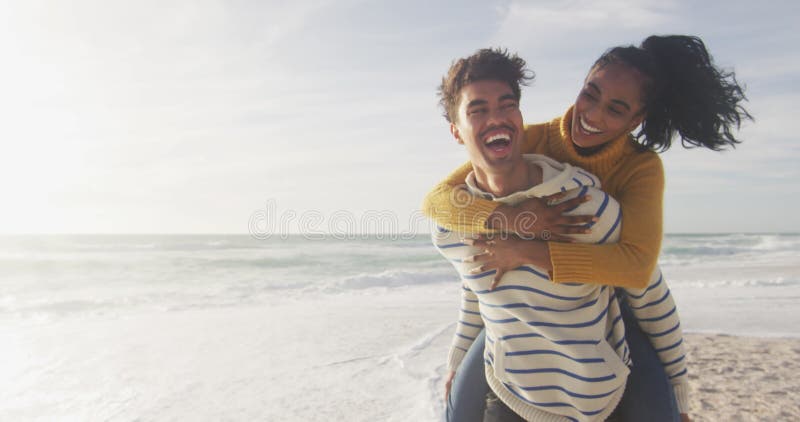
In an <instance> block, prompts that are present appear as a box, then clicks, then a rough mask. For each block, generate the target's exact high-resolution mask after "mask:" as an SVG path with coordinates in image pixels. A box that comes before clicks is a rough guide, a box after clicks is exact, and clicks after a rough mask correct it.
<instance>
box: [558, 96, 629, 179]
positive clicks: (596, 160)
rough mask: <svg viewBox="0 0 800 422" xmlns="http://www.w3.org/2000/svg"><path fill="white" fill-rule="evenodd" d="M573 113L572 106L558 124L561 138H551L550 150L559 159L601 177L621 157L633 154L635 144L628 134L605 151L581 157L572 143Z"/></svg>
mask: <svg viewBox="0 0 800 422" xmlns="http://www.w3.org/2000/svg"><path fill="white" fill-rule="evenodd" d="M572 112H573V106H570V108H569V109H567V112H566V113H564V116H563V117H561V120H560V121H559V122H558V125H559V128H558V129H559V131H560V134H561V136H559V137H550V148H551V149H552V151H554V152H555V153H556V155H558V158H559V159H562V160H564V161H567V162H569V163H572V164H574V165H576V166H578V167H581V168H584V169H586V170H589V171H591V172H593V173H595V174H598V175H601V174H606V173H608V172H609V171H610V170H611V168H612V167H613V166H614V165H615V164H616V163H617V162H618V161H619V159H620V157H622V156H623V155H627V154H629V153H630V152H633V150H634V142H633V141H632V139H631V136H630V134H627V133H626V134H624V135H622V136H620V137H618V138H616V139H612V140H611V141H609V142H608V143H607V144H606V145H605V146H604V147H603V149H601V150H600V151H598V152H596V153H594V154H591V155H587V156H583V155H580V154H579V153H578V151H577V149H576V148H575V144H574V143H572V127H571V126H572Z"/></svg>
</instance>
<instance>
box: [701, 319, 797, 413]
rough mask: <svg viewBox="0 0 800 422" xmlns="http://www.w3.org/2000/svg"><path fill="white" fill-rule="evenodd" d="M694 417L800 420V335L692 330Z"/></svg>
mask: <svg viewBox="0 0 800 422" xmlns="http://www.w3.org/2000/svg"><path fill="white" fill-rule="evenodd" d="M686 344H687V346H688V352H689V371H690V375H689V379H690V383H691V386H692V397H691V407H692V413H691V415H692V417H693V419H694V420H695V421H698V422H699V421H798V420H800V339H795V338H792V339H787V338H754V337H737V336H728V335H706V334H687V335H686Z"/></svg>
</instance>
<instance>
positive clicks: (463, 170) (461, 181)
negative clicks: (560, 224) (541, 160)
mask: <svg viewBox="0 0 800 422" xmlns="http://www.w3.org/2000/svg"><path fill="white" fill-rule="evenodd" d="M546 127H547V123H543V124H536V125H529V126H526V127H525V136H524V137H523V142H522V153H523V154H529V153H533V152H535V151H536V147H537V145H538V144H539V142H540V141H541V140H543V139H544V137H545V134H546V130H545V129H546ZM470 171H472V164H470V163H469V162H466V163H464V164H463V165H462V166H461V167H459V168H457V169H456V170H455V171H454V172H452V173H450V175H449V176H447V178H446V179H444V180H443V181H442V182H440V183H439V184H438V185H436V186H435V187H434V188H433V190H431V191H430V192H428V195H427V196H426V197H425V201H424V202H423V204H422V211H423V212H424V213H425V215H427V216H428V217H429V218H431V219H433V220H434V221H436V223H437V224H438V225H439V226H441V227H444V228H446V229H448V230H456V231H464V232H471V233H491V232H494V231H495V230H492V229H489V228H488V227H487V225H486V221H487V220H488V219H489V215H491V214H492V212H494V210H495V209H496V208H497V207H498V205H499V204H498V203H497V202H495V201H490V200H487V199H483V198H477V197H474V196H472V195H470V194H469V192H468V191H467V189H466V185H465V182H466V180H467V175H468V174H469V172H470Z"/></svg>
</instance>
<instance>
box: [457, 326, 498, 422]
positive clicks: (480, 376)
mask: <svg viewBox="0 0 800 422" xmlns="http://www.w3.org/2000/svg"><path fill="white" fill-rule="evenodd" d="M485 342H486V338H485V333H484V330H482V331H481V332H480V334H478V336H477V337H476V338H475V341H474V342H473V343H472V346H470V348H469V351H467V354H466V356H464V360H462V361H461V365H460V366H459V367H458V371H456V377H455V378H454V379H453V384H452V386H451V387H450V396H449V397H448V398H447V420H448V421H449V422H481V421H482V420H483V411H484V407H485V405H486V394H487V393H488V392H489V384H487V383H486V373H485V372H484V371H485V370H484V369H483V365H484V363H483V348H484V344H485Z"/></svg>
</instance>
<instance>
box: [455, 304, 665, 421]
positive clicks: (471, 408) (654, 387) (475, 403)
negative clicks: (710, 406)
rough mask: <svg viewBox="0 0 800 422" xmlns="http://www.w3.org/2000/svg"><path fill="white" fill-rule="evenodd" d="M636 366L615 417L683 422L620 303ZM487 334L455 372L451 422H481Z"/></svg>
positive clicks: (658, 366)
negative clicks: (484, 349) (484, 351)
mask: <svg viewBox="0 0 800 422" xmlns="http://www.w3.org/2000/svg"><path fill="white" fill-rule="evenodd" d="M619 305H620V308H621V309H622V319H623V321H624V322H625V338H626V340H627V342H628V349H630V353H631V359H632V360H633V367H631V373H630V375H628V382H627V384H626V385H625V394H624V395H623V396H622V400H621V401H620V403H619V405H618V407H617V409H616V410H615V411H614V416H615V417H618V418H619V419H621V420H623V421H648V422H676V421H680V414H679V413H678V404H677V402H676V401H675V392H674V391H673V390H672V385H671V384H670V383H669V378H667V374H666V373H665V372H664V367H663V366H662V365H661V361H660V360H659V359H658V354H656V351H655V349H653V345H652V344H651V343H650V340H649V339H648V338H647V336H646V335H645V334H644V333H643V332H642V330H641V329H640V328H639V325H638V324H636V319H635V318H634V316H633V314H632V313H631V311H630V309H629V308H628V304H627V303H625V300H624V299H620V301H619ZM485 341H486V338H485V335H484V332H483V331H481V333H480V334H479V335H478V337H477V338H476V339H475V342H474V343H472V346H471V347H470V348H469V351H468V352H467V354H466V356H465V357H464V360H463V361H461V365H460V366H459V368H458V372H456V377H455V379H453V384H452V386H451V389H450V397H448V398H447V420H448V421H449V422H481V421H482V420H483V411H484V407H485V403H486V394H487V393H488V392H489V385H488V384H487V383H486V377H485V373H484V368H483V348H484V344H485Z"/></svg>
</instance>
